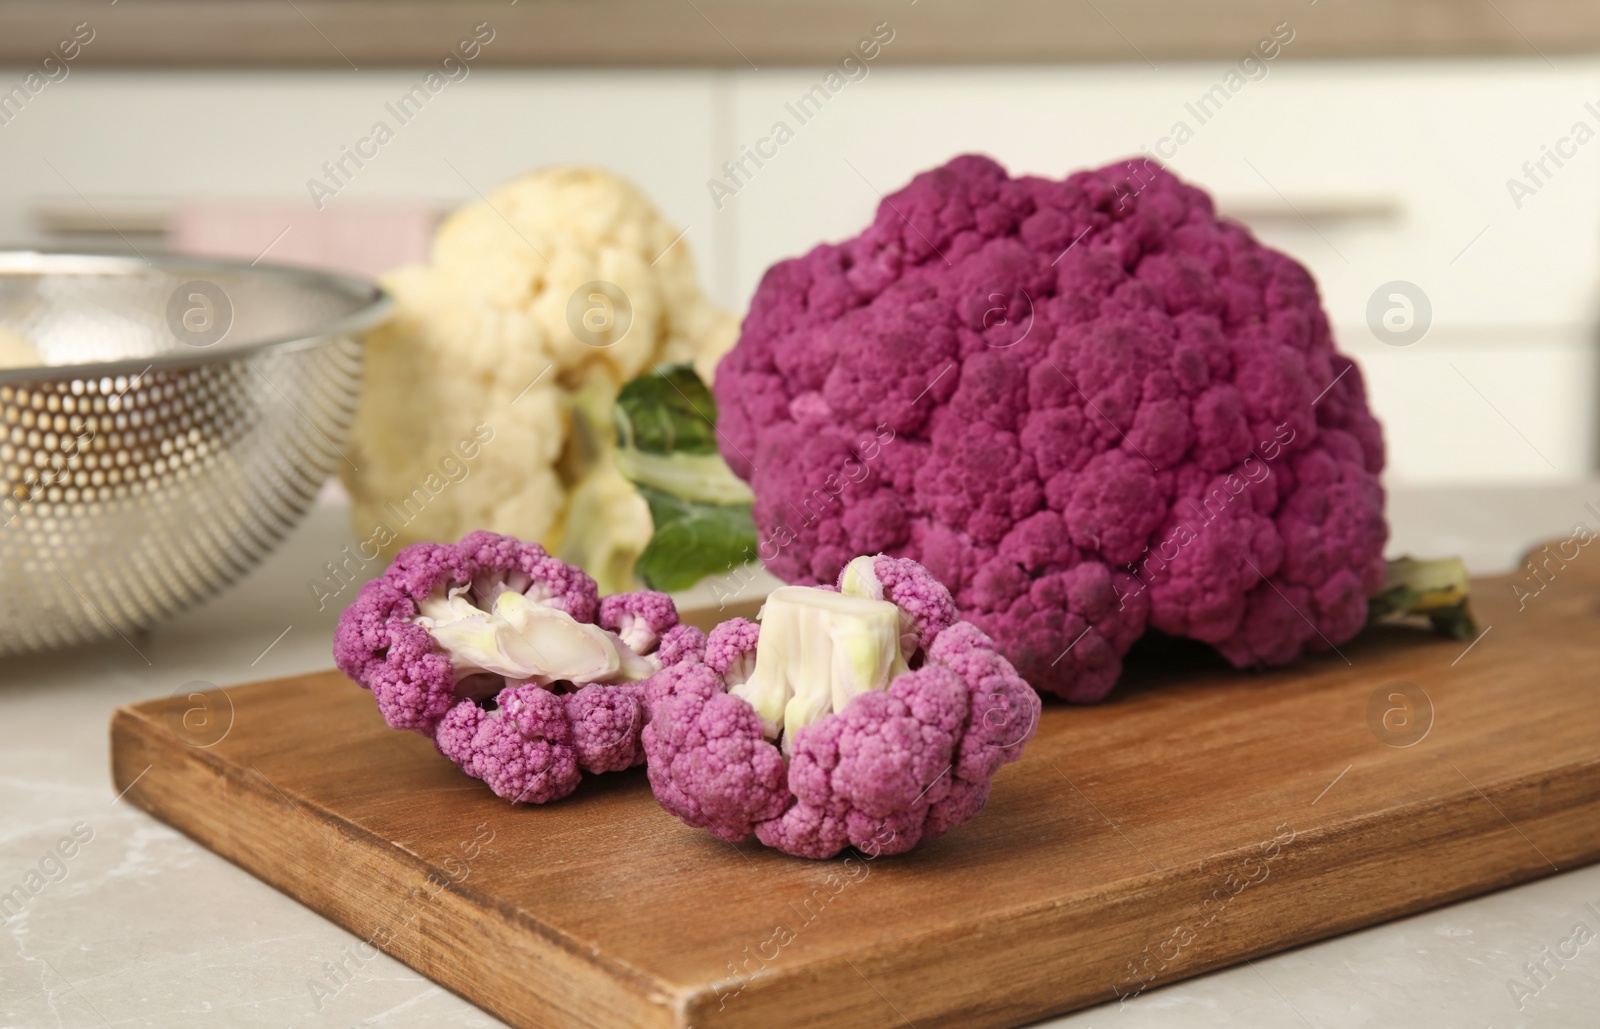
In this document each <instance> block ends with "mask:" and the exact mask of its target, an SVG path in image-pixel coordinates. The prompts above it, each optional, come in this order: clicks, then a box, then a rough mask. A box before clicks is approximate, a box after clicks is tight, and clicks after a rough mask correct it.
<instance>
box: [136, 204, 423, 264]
mask: <svg viewBox="0 0 1600 1029" xmlns="http://www.w3.org/2000/svg"><path fill="white" fill-rule="evenodd" d="M437 222H438V209H437V208H436V207H435V206H434V205H432V204H430V203H426V202H424V201H420V200H393V201H377V202H370V201H369V202H359V203H358V202H356V201H344V200H341V201H339V202H337V203H330V204H329V205H328V206H327V207H325V208H324V209H323V210H321V211H318V210H316V209H315V208H314V207H312V206H311V204H310V203H308V202H307V201H305V200H299V201H293V200H248V199H228V198H202V199H196V200H188V201H184V202H183V203H181V204H180V205H179V206H178V209H177V211H176V212H175V213H174V215H173V219H172V224H171V226H170V228H169V236H168V242H169V244H170V245H171V247H172V249H173V250H175V251H177V252H178V253H184V254H197V255H204V256H208V257H234V258H242V259H243V260H246V261H255V260H258V259H259V261H260V262H261V263H263V264H300V265H310V266H313V267H317V268H325V269H328V270H331V271H341V272H350V273H353V274H356V275H362V276H365V277H367V278H374V277H376V276H378V275H380V274H382V273H383V272H386V271H389V270H390V269H392V268H397V267H399V266H400V265H402V264H406V263H408V262H411V261H417V260H420V259H422V258H423V257H425V256H427V253H428V242H429V240H430V239H431V237H432V236H433V230H434V226H435V225H436V224H437Z"/></svg>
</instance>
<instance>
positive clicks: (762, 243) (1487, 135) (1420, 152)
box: [0, 44, 1600, 484]
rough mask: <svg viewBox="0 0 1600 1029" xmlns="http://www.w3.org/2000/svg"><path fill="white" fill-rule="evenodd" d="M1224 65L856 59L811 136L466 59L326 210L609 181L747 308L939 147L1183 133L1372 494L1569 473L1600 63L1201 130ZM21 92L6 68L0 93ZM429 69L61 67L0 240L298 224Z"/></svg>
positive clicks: (24, 119) (1029, 155)
mask: <svg viewBox="0 0 1600 1029" xmlns="http://www.w3.org/2000/svg"><path fill="white" fill-rule="evenodd" d="M1288 50H1289V51H1290V52H1292V50H1293V45H1292V44H1290V46H1289V47H1288ZM841 56H842V55H841ZM1230 67H1232V66H1230V65H1228V64H1226V63H1217V64H1190V65H1163V66H1162V67H1160V68H1159V69H1152V68H1151V67H1149V66H1147V65H1145V64H1137V65H1112V66H1107V65H1098V66H1079V67H1063V68H927V69H912V68H893V67H878V66H869V67H868V69H867V74H866V75H865V77H863V78H860V79H859V80H856V81H850V82H848V84H847V85H846V86H845V88H843V89H840V90H839V91H838V92H837V93H836V94H835V95H833V96H832V97H831V99H829V100H828V101H827V103H826V104H825V105H824V106H823V107H822V109H821V110H820V111H818V112H816V113H814V114H812V115H811V116H810V118H809V120H807V121H806V122H805V123H804V124H803V125H802V124H799V122H798V121H797V119H796V118H795V117H794V116H793V115H792V114H791V113H789V112H788V111H787V109H786V108H785V105H786V104H792V103H794V102H795V101H796V100H797V98H798V97H799V96H800V95H801V94H802V93H804V92H805V91H806V90H808V89H809V88H810V87H811V86H812V85H814V84H815V83H817V82H818V81H819V80H820V79H821V78H822V76H823V74H824V70H823V69H817V70H811V71H808V70H802V69H782V70H772V69H769V70H763V71H759V72H757V71H742V72H740V71H652V72H617V71H560V72H515V71H505V70H493V69H479V70H474V71H472V72H471V74H470V76H469V77H467V78H466V79H464V80H462V81H459V82H455V83H452V84H450V85H449V86H448V88H446V89H444V90H443V91H442V92H440V93H439V94H438V95H437V96H435V97H434V98H433V99H432V100H431V101H430V102H429V103H428V105H427V106H426V108H425V109H423V110H422V111H421V112H420V113H419V114H417V115H416V116H415V117H413V118H412V119H411V120H410V121H409V122H407V123H406V124H404V125H400V126H399V127H398V128H397V130H396V133H395V137H394V139H393V140H392V141H390V142H388V143H386V144H385V145H384V146H382V147H381V148H380V149H379V150H378V152H377V154H376V156H374V157H372V158H370V159H368V160H366V161H365V165H364V167H362V168H361V169H360V170H359V171H357V172H356V173H355V174H354V175H353V176H352V177H351V179H350V181H349V184H348V186H346V187H345V188H343V189H341V190H340V192H339V194H338V196H336V197H333V198H331V199H328V200H327V201H326V203H327V206H328V207H329V208H336V207H337V205H340V204H344V203H352V204H353V203H359V202H362V201H371V200H380V199H382V200H388V199H397V198H418V197H420V198H424V199H428V200H431V201H435V202H437V203H439V204H440V205H449V204H453V203H457V202H461V201H464V200H468V199H472V198H473V196H474V191H475V190H487V189H488V188H489V187H490V186H491V185H493V184H494V183H496V182H498V181H500V180H503V179H505V178H508V177H511V176H513V175H515V174H517V173H518V172H521V171H524V170H526V169H529V168H533V167H536V166H538V165H542V164H547V163H551V162H559V161H583V162H592V163H598V164H602V165H605V166H608V167H610V168H612V169H614V170H616V171H619V172H621V173H623V174H625V175H628V176H630V177H631V178H633V179H634V180H636V181H637V182H638V183H639V184H640V185H641V186H642V187H643V188H644V189H645V190H646V191H647V192H648V193H649V194H650V195H651V196H653V197H654V198H655V200H656V201H657V203H658V204H660V206H661V207H662V208H663V209H664V210H665V211H666V212H667V214H668V215H669V216H670V217H671V218H673V219H675V220H676V221H677V222H678V223H679V224H680V225H687V226H688V232H687V235H686V236H685V237H684V238H685V240H686V241H687V242H688V243H689V244H690V245H691V246H692V247H693V249H694V251H695V253H696V255H697V258H698V259H699V261H700V264H701V266H702V268H703V269H704V274H705V275H706V278H707V281H708V283H709V284H710V286H711V289H712V292H713V293H714V295H716V296H717V297H718V298H719V299H720V300H721V301H722V302H724V303H726V304H728V305H730V306H732V307H735V308H741V309H742V307H743V306H744V304H745V303H746V301H747V300H748V297H749V295H750V293H751V291H752V290H753V289H754V288H755V285H756V283H757V281H758V280H759V278H760V275H761V273H762V272H763V270H764V269H765V268H766V267H767V266H768V265H769V264H770V263H771V262H773V261H774V260H777V259H780V258H782V257H785V256H789V255H792V254H796V253H799V252H801V251H803V250H805V249H807V248H808V247H810V246H811V245H812V244H814V243H816V242H818V241H819V240H823V239H837V238H839V237H842V236H846V235H850V234H853V233H854V232H856V231H858V230H859V228H860V227H861V226H862V225H863V224H864V223H865V221H866V220H867V219H868V218H869V217H870V216H871V212H872V210H873V208H874V206H875V205H876V204H877V203H878V191H882V192H885V193H887V192H891V191H892V190H894V189H896V188H898V187H899V186H900V185H902V184H903V183H904V182H905V181H906V180H907V179H908V178H909V177H910V176H911V175H912V174H913V173H915V172H916V171H918V170H921V169H923V168H926V167H928V166H931V165H933V164H936V163H939V162H941V161H943V160H945V159H947V158H949V157H950V156H953V155H955V154H957V153H962V152H966V151H984V152H987V153H990V154H992V155H994V156H995V157H997V158H998V159H1000V160H1001V161H1002V162H1003V163H1005V164H1006V165H1008V166H1009V167H1010V168H1011V169H1012V171H1013V172H1032V173H1039V174H1048V175H1053V176H1060V175H1062V174H1064V173H1065V172H1067V171H1070V170H1072V169H1075V168H1079V167H1084V166H1089V165H1094V164H1097V163H1101V162H1104V161H1108V160H1112V159H1114V158H1117V157H1122V156H1126V155H1130V154H1136V153H1138V152H1139V151H1140V150H1141V149H1142V148H1145V147H1150V148H1155V147H1156V146H1157V145H1158V142H1159V141H1160V140H1161V139H1162V138H1163V137H1165V136H1168V135H1169V134H1170V130H1171V127H1172V126H1173V124H1174V123H1175V122H1177V121H1179V120H1182V121H1185V122H1186V123H1187V124H1188V125H1189V127H1190V128H1191V129H1193V133H1194V134H1193V138H1192V139H1190V140H1189V141H1187V142H1185V143H1184V144H1183V145H1182V146H1179V147H1176V148H1175V149H1176V153H1175V154H1173V155H1172V156H1170V157H1169V158H1168V163H1169V164H1171V165H1172V166H1173V167H1174V168H1175V169H1176V170H1177V171H1178V172H1179V173H1181V174H1183V175H1185V176H1187V177H1189V178H1191V179H1192V180H1194V181H1196V182H1197V183H1199V184H1202V185H1204V186H1206V187H1208V188H1209V189H1211V191H1212V192H1213V193H1214V194H1215V195H1216V196H1217V197H1218V201H1219V206H1221V208H1222V209H1223V210H1224V211H1225V212H1232V213H1234V214H1236V215H1237V216H1239V217H1241V218H1243V219H1244V220H1246V221H1247V222H1249V223H1250V224H1251V225H1252V227H1253V228H1254V229H1255V230H1256V231H1257V232H1258V234H1259V235H1260V236H1261V237H1262V238H1263V239H1265V240H1266V241H1268V242H1270V243H1271V244H1273V245H1275V246H1278V247H1280V248H1282V249H1284V250H1286V251H1288V252H1289V253H1291V254H1293V255H1294V256H1296V257H1297V258H1299V259H1300V260H1302V261H1304V262H1305V263H1306V264H1307V265H1308V266H1310V268H1311V269H1312V271H1313V273H1314V274H1315V275H1316V277H1317V279H1318V281H1319V283H1320V284H1321V287H1322V290H1323V294H1324V299H1325V302H1326V304H1327V306H1328V309H1329V312H1330V315H1331V317H1332V319H1333V322H1334V324H1335V328H1336V332H1337V334H1338V337H1339V339H1340V341H1341V343H1342V345H1343V346H1344V347H1345V348H1347V349H1348V350H1349V351H1351V352H1353V353H1354V354H1356V355H1357V357H1358V359H1359V360H1360V361H1361V364H1362V367H1363V369H1364V370H1365V372H1366V374H1367V377H1368V380H1369V384H1370V388H1371V391H1372V393H1373V397H1374V402H1375V404H1376V406H1377V408H1378V412H1379V414H1380V416H1381V417H1382V418H1383V419H1384V421H1385V423H1386V425H1387V427H1388V430H1389V433H1388V434H1389V440H1390V451H1391V468H1390V473H1389V474H1390V480H1391V481H1392V482H1395V483H1405V484H1427V483H1446V482H1455V483H1470V482H1534V481H1556V480H1560V479H1565V478H1573V477H1577V476H1580V475H1584V474H1586V473H1588V472H1589V470H1590V469H1592V468H1593V467H1594V464H1595V456H1594V454H1595V441H1596V437H1597V435H1600V431H1597V426H1596V418H1595V410H1596V402H1595V401H1596V392H1597V389H1600V369H1597V366H1596V364H1597V363H1596V361H1595V356H1594V355H1595V345H1596V344H1595V316H1596V303H1595V294H1596V284H1597V282H1600V139H1594V140H1590V141H1587V142H1584V143H1582V144H1579V143H1577V142H1576V139H1575V137H1574V130H1575V128H1576V125H1577V123H1579V122H1583V123H1585V124H1587V125H1588V126H1589V127H1590V128H1591V129H1592V130H1594V131H1595V132H1600V59H1589V60H1562V61H1558V62H1556V64H1555V65H1553V66H1552V65H1548V64H1546V63H1545V62H1543V61H1541V60H1539V59H1537V58H1534V59H1530V60H1520V59H1519V60H1508V59H1484V60H1447V61H1389V62H1339V63H1327V62H1323V63H1310V62H1308V63H1299V64H1296V63H1287V62H1284V61H1282V60H1279V61H1276V62H1273V63H1271V64H1267V65H1265V66H1264V69H1265V70H1264V74H1263V72H1262V71H1261V70H1260V69H1256V70H1254V74H1256V75H1257V76H1259V77H1257V78H1254V79H1251V78H1246V80H1245V84H1244V85H1243V87H1242V88H1239V89H1238V90H1237V91H1236V92H1234V93H1232V94H1231V96H1230V99H1228V101H1227V102H1226V103H1225V104H1223V105H1222V106H1221V110H1220V111H1216V112H1215V113H1214V114H1212V115H1211V116H1210V117H1209V120H1207V121H1206V122H1205V123H1204V124H1201V123H1200V122H1199V120H1198V119H1197V117H1196V116H1195V114H1194V113H1193V112H1192V111H1190V110H1189V109H1188V108H1187V107H1186V105H1193V104H1194V103H1196V102H1197V100H1198V98H1199V97H1200V96H1201V95H1202V94H1204V93H1205V92H1206V91H1207V90H1209V89H1211V88H1212V87H1213V86H1215V85H1217V84H1218V83H1220V82H1222V81H1223V80H1224V78H1225V76H1226V75H1227V73H1228V71H1229V69H1230ZM23 74H25V71H23V70H22V69H0V89H4V88H5V87H6V86H8V85H9V84H10V83H11V82H12V81H14V80H18V79H20V78H21V76H22V75H23ZM420 74H421V73H420V72H408V71H387V70H386V71H372V70H367V71H362V72H359V73H357V72H354V71H343V72H340V71H326V72H322V71H319V72H301V73H296V72H283V73H261V72H248V73H228V72H199V73H165V72H159V73H158V72H133V71H129V72H96V71H94V70H92V69H88V68H82V69H77V70H75V71H74V72H73V73H72V75H71V76H70V77H69V78H67V79H66V80H64V81H61V82H59V83H53V84H51V85H49V86H48V87H47V88H46V89H45V90H44V91H42V92H41V93H40V94H39V95H38V96H36V97H35V98H34V99H33V100H32V101H31V102H30V103H29V104H28V105H27V106H26V107H25V108H23V109H22V110H21V111H20V113H18V114H16V115H15V116H14V117H12V118H11V119H10V120H9V121H8V122H6V123H5V124H3V125H0V184H3V187H4V188H3V189H0V241H6V242H12V243H29V244H37V243H54V244H56V245H60V244H61V243H62V242H63V239H62V238H61V237H59V236H58V237H55V238H50V235H49V233H48V232H47V231H46V229H45V227H43V226H42V225H41V224H40V223H39V221H38V219H37V217H36V212H37V210H38V209H39V207H40V205H41V204H45V205H49V204H54V205H56V206H58V207H59V206H60V205H62V204H67V205H68V206H71V205H80V206H83V205H93V207H94V208H107V209H112V210H123V209H126V208H127V206H128V205H129V203H130V202H132V203H133V205H134V206H139V205H144V206H145V207H147V208H149V209H152V210H158V209H160V208H161V206H162V205H164V204H171V203H172V202H174V201H176V200H177V199H179V198H187V197H194V196H237V197H251V198H264V199H278V200H288V201H303V202H304V204H305V211H306V216H307V217H315V216H316V208H315V206H314V204H313V202H312V199H311V197H310V194H309V191H308V188H307V180H308V179H311V178H313V177H322V165H323V163H324V162H325V161H329V160H330V159H336V158H338V157H339V155H340V151H341V147H344V146H353V145H354V144H355V142H356V141H357V139H359V138H360V137H362V136H364V135H366V134H368V133H369V131H370V130H371V127H372V125H373V123H374V121H376V120H377V119H379V118H385V119H386V120H388V121H390V122H393V121H394V119H393V117H392V116H389V115H387V114H386V112H385V107H384V105H385V104H386V103H392V102H393V101H394V100H395V99H396V98H397V97H398V96H400V94H402V93H403V92H405V91H406V90H407V89H408V88H409V87H410V86H411V85H412V84H413V83H415V82H416V81H417V80H418V78H419V77H420ZM1587 104H1593V105H1594V106H1593V108H1590V107H1586V105H1587ZM780 119H782V120H784V121H786V122H788V123H789V125H790V126H791V127H792V128H793V129H794V138H793V139H792V140H789V141H788V142H786V143H785V144H784V145H783V146H781V147H779V148H777V152H776V155H775V156H772V157H770V158H768V159H766V160H765V163H764V165H763V167H761V168H760V169H759V170H757V171H756V172H755V173H754V174H753V175H752V176H751V177H750V179H749V181H748V183H745V184H741V188H739V189H738V191H737V193H736V195H732V196H726V197H724V198H723V200H722V203H721V205H720V208H719V206H718V205H717V204H716V203H714V202H713V197H712V194H711V191H710V189H709V188H708V181H709V180H710V179H712V178H714V177H716V178H725V175H724V173H723V171H722V165H723V162H725V161H727V160H729V159H731V158H736V157H738V156H739V154H740V147H741V146H742V145H743V146H754V145H755V143H756V142H757V141H758V140H759V139H760V138H761V137H763V136H766V135H768V134H769V132H770V129H771V127H772V125H773V123H774V122H775V121H777V120H780ZM1579 135H1581V133H1579ZM1564 137H1565V138H1567V141H1566V142H1563V139H1564ZM1558 144H1559V145H1560V149H1561V150H1562V151H1563V152H1565V153H1568V154H1571V155H1572V156H1568V157H1563V158H1562V159H1561V161H1560V164H1559V166H1558V165H1557V163H1555V161H1554V159H1552V158H1550V157H1548V156H1547V155H1548V151H1549V149H1551V148H1556V147H1557V146H1558ZM1165 148H1166V150H1167V151H1168V152H1169V153H1171V151H1173V150H1174V145H1173V144H1171V143H1168V144H1166V145H1165ZM769 149H771V148H770V147H769ZM1541 159H1544V161H1545V164H1544V169H1543V172H1541V171H1540V170H1539V169H1538V168H1537V167H1535V168H1534V172H1535V176H1536V179H1537V180H1538V181H1537V182H1536V183H1535V184H1537V185H1538V186H1539V188H1538V190H1537V192H1533V193H1531V194H1525V195H1523V196H1521V197H1520V198H1513V196H1512V194H1511V191H1510V189H1509V188H1508V185H1507V182H1508V180H1510V179H1521V180H1522V181H1523V182H1525V183H1526V182H1528V181H1529V179H1528V177H1527V173H1526V171H1525V170H1524V168H1523V165H1524V163H1525V162H1530V163H1536V162H1538V161H1540V160H1541ZM1518 199H1520V205H1519V202H1518ZM86 210H92V208H88V207H86ZM91 220H92V219H91ZM108 238H109V239H110V240H111V241H112V242H118V240H117V237H115V236H114V235H113V236H110V237H108ZM130 238H136V237H130ZM269 242H270V239H268V238H264V239H263V240H262V241H261V243H262V246H266V245H267V244H268V243H269ZM269 259H270V255H269ZM1394 280H1402V281H1405V282H1408V283H1412V284H1415V286H1416V287H1418V288H1420V289H1421V290H1422V292H1423V293H1424V294H1425V295H1426V297H1427V299H1428V301H1429V303H1430V304H1431V307H1432V324H1431V326H1430V327H1429V329H1428V332H1427V334H1426V335H1425V336H1424V337H1423V338H1422V339H1421V340H1420V341H1419V342H1416V343H1414V344H1411V345H1409V346H1404V347H1400V346H1392V345H1387V344H1385V343H1383V342H1381V341H1380V340H1379V339H1378V338H1377V336H1376V335H1375V334H1374V333H1373V331H1372V330H1371V329H1370V328H1369V327H1368V319H1367V309H1368V302H1369V299H1370V298H1371V297H1372V295H1373V293H1374V291H1375V290H1377V289H1378V287H1379V286H1380V285H1382V284H1384V283H1387V282H1391V281H1394Z"/></svg>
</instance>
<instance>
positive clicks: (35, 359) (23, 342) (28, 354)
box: [0, 325, 44, 368]
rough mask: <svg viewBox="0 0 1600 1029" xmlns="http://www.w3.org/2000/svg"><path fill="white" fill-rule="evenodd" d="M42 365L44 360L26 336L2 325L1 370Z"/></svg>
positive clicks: (0, 343)
mask: <svg viewBox="0 0 1600 1029" xmlns="http://www.w3.org/2000/svg"><path fill="white" fill-rule="evenodd" d="M41 364H44V358H42V357H40V356H39V351H37V350H35V349H34V348H33V344H32V343H30V342H29V341H28V339H27V337H26V336H23V335H21V334H20V333H16V332H13V331H11V330H10V329H8V328H6V327H5V326H3V325H0V368H32V367H35V366H37V365H41Z"/></svg>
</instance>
